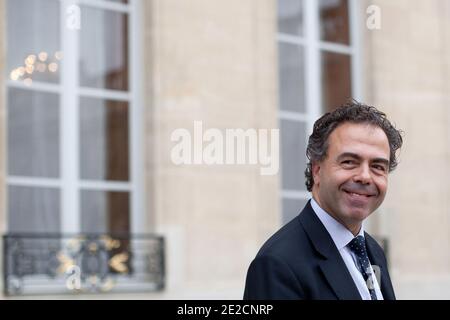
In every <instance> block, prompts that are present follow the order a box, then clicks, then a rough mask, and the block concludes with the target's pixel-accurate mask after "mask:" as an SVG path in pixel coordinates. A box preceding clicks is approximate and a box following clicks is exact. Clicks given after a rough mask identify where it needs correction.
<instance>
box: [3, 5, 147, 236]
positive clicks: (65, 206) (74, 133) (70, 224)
mask: <svg viewBox="0 0 450 320" xmlns="http://www.w3.org/2000/svg"><path fill="white" fill-rule="evenodd" d="M56 1H59V4H60V13H59V21H60V25H59V27H60V31H61V32H60V45H61V51H62V52H64V60H63V61H62V63H61V68H60V72H61V77H60V82H59V83H55V84H52V83H46V82H38V81H33V83H32V84H31V85H25V84H23V83H21V82H15V81H12V80H10V79H8V80H7V81H6V89H7V90H8V89H10V88H18V89H23V90H31V91H37V92H42V93H56V94H59V100H60V105H59V108H60V109H59V115H60V124H59V125H60V133H59V134H60V139H59V140H60V142H59V146H60V154H59V156H60V176H59V178H45V177H28V176H12V175H9V172H7V178H6V186H7V188H6V202H7V201H8V200H7V199H8V187H9V186H25V187H43V188H57V189H58V190H59V191H60V203H61V207H60V218H61V225H60V232H61V233H63V234H64V233H71V234H76V233H80V232H81V211H80V194H81V191H83V190H100V191H105V192H107V191H126V192H128V193H129V196H130V208H129V212H130V230H129V231H130V234H144V233H146V232H148V231H149V230H147V228H148V225H147V215H146V210H145V208H146V207H145V204H144V197H143V194H144V186H145V184H144V176H145V174H144V173H145V171H144V170H145V168H144V161H143V157H144V150H145V148H144V145H143V139H142V135H143V124H144V123H143V121H144V120H143V119H144V117H142V114H143V111H142V97H141V94H142V88H141V86H142V81H141V71H140V64H139V61H142V59H141V57H142V53H141V52H142V48H141V26H142V25H141V17H140V15H141V14H142V9H141V6H142V2H141V0H129V2H128V3H127V4H124V3H116V2H110V1H106V0H56ZM71 5H79V6H80V7H81V9H82V8H83V7H89V8H95V9H101V10H105V11H106V10H108V11H110V12H117V13H125V14H127V15H128V48H129V59H128V68H129V79H128V80H129V88H128V91H119V90H109V89H103V88H87V87H81V86H80V85H79V64H78V61H79V60H78V59H79V53H80V50H79V37H80V32H79V30H71V29H69V28H67V27H66V20H67V8H68V7H69V6H71ZM81 14H82V10H81ZM82 27H83V26H82V25H81V28H82ZM80 97H87V98H101V99H108V100H119V101H126V102H128V110H129V126H128V127H129V132H128V136H129V170H130V176H129V180H128V181H125V182H122V181H107V180H98V181H97V180H82V179H81V177H80V173H79V168H80V153H79V152H80V146H79V134H80V126H79V124H80V123H79V114H80V106H79V99H80ZM6 106H7V108H8V107H9V104H8V102H7V101H6ZM63 110H64V112H63ZM7 149H8V146H6V150H7ZM5 163H6V168H8V166H7V159H5ZM4 210H5V213H6V214H5V227H4V232H6V233H7V232H8V229H9V226H8V216H9V214H10V212H9V209H8V205H7V203H6V204H5V206H4Z"/></svg>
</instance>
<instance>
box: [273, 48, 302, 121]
mask: <svg viewBox="0 0 450 320" xmlns="http://www.w3.org/2000/svg"><path fill="white" fill-rule="evenodd" d="M278 48H279V49H278V50H279V51H278V60H279V61H278V63H279V68H280V70H279V86H280V90H279V92H280V108H281V110H287V111H294V112H304V111H305V90H304V85H305V83H304V76H305V71H304V67H303V49H302V47H300V46H297V45H293V44H286V43H279V45H278Z"/></svg>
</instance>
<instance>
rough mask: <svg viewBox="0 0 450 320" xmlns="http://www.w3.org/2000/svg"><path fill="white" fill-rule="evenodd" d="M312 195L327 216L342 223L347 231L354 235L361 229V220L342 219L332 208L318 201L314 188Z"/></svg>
mask: <svg viewBox="0 0 450 320" xmlns="http://www.w3.org/2000/svg"><path fill="white" fill-rule="evenodd" d="M312 195H313V198H314V200H315V201H316V202H317V204H318V205H319V207H321V208H322V209H323V210H324V211H325V212H326V213H327V214H328V215H329V216H331V217H332V218H333V219H335V220H336V221H337V222H339V223H340V224H342V225H343V226H344V227H345V228H346V229H347V230H348V231H350V232H351V233H352V234H353V235H354V236H355V237H356V236H357V235H358V233H359V232H360V231H361V226H362V223H361V222H359V221H358V222H354V221H346V220H344V219H341V218H339V217H338V216H337V215H336V214H335V213H334V212H333V211H332V210H330V209H329V208H327V207H326V206H325V205H324V204H322V202H321V201H320V198H319V197H318V195H317V192H315V191H314V190H313V191H312Z"/></svg>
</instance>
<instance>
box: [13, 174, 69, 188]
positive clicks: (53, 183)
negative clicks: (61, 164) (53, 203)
mask: <svg viewBox="0 0 450 320" xmlns="http://www.w3.org/2000/svg"><path fill="white" fill-rule="evenodd" d="M6 182H7V184H8V185H9V186H23V187H47V188H61V185H62V182H61V180H60V179H51V178H38V177H36V178H30V177H18V176H9V177H8V178H7V179H6Z"/></svg>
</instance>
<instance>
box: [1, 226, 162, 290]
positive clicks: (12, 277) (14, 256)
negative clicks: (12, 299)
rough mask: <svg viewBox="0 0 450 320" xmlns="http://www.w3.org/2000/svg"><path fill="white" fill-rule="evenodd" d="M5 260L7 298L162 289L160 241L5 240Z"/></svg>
mask: <svg viewBox="0 0 450 320" xmlns="http://www.w3.org/2000/svg"><path fill="white" fill-rule="evenodd" d="M3 254H4V258H3V275H4V292H5V294H6V295H25V294H61V293H100V292H149V291H157V290H161V289H162V288H163V287H164V279H165V272H164V239H163V238H162V237H159V236H153V235H131V236H130V235H126V236H123V235H105V234H80V235H60V234H8V235H5V236H3Z"/></svg>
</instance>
